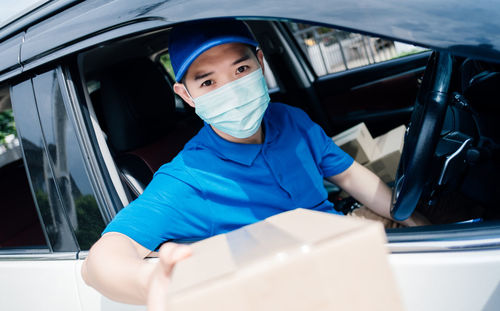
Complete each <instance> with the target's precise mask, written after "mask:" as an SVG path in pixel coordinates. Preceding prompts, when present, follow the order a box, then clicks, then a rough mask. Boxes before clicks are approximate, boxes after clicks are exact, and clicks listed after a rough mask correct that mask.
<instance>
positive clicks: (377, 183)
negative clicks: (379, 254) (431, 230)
mask: <svg viewBox="0 0 500 311" xmlns="http://www.w3.org/2000/svg"><path fill="white" fill-rule="evenodd" d="M327 179H328V180H329V181H331V182H333V183H335V184H336V185H338V186H339V187H340V188H342V189H343V190H344V191H346V192H347V193H349V194H350V195H351V196H353V197H354V198H355V199H356V200H358V201H359V202H360V203H361V204H363V205H365V206H366V207H368V208H369V209H371V210H372V211H373V212H375V213H377V214H378V215H380V216H383V217H385V218H388V219H392V217H391V213H390V208H391V199H392V192H391V189H389V187H387V185H386V184H385V183H384V182H383V181H382V180H381V179H380V178H378V176H377V175H375V174H374V173H373V172H372V171H370V170H369V169H367V168H366V167H364V166H362V165H360V164H359V163H357V162H356V161H355V162H353V164H352V165H351V166H350V167H349V168H348V169H347V170H345V171H344V172H342V173H340V174H337V175H334V176H331V177H328V178H327ZM401 223H402V224H404V225H407V226H418V225H426V224H429V223H428V222H427V221H426V220H425V219H424V218H423V217H421V216H419V215H418V214H414V215H413V216H412V217H410V218H408V219H407V220H405V221H403V222H401Z"/></svg>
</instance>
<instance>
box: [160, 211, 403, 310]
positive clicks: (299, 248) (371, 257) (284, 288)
mask: <svg viewBox="0 0 500 311" xmlns="http://www.w3.org/2000/svg"><path fill="white" fill-rule="evenodd" d="M385 242H386V240H385V233H384V230H383V228H382V225H381V224H379V223H377V222H373V221H366V220H358V219H353V218H350V217H345V216H337V215H332V214H327V213H322V212H317V211H310V210H304V209H296V210H293V211H289V212H285V213H282V214H279V215H276V216H273V217H270V218H267V219H266V220H264V221H261V222H258V223H255V224H252V225H249V226H246V227H243V228H241V229H238V230H235V231H233V232H230V233H228V234H223V235H217V236H214V237H212V238H209V239H206V240H203V241H200V242H197V243H194V244H192V247H193V256H192V257H190V258H188V259H186V260H184V261H181V262H180V263H179V264H177V265H176V267H175V268H174V271H173V275H172V283H171V287H170V289H169V293H168V297H169V300H168V301H169V308H168V310H171V311H187V310H197V311H198V310H217V311H224V310H227V311H235V310H252V311H254V310H259V311H266V310H273V311H274V310H287V311H294V310H302V311H303V310H307V311H314V310H318V311H320V310H321V311H324V310H360V311H361V310H363V311H366V310H384V311H387V310H402V305H401V301H400V298H399V295H398V291H397V288H396V285H395V281H394V279H393V276H392V273H391V269H390V267H389V263H388V257H387V250H386V248H385Z"/></svg>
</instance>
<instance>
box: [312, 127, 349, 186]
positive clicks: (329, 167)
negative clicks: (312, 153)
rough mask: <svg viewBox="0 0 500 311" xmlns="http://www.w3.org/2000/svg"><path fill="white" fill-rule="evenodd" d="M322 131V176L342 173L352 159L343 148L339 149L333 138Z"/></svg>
mask: <svg viewBox="0 0 500 311" xmlns="http://www.w3.org/2000/svg"><path fill="white" fill-rule="evenodd" d="M322 132H323V135H324V137H323V142H324V151H323V153H322V159H321V163H320V167H321V171H322V172H323V177H325V178H326V177H330V176H334V175H337V174H340V173H342V172H343V171H345V170H346V169H348V168H349V167H350V166H351V165H352V163H353V162H354V159H353V158H352V157H351V156H350V155H348V154H347V153H346V152H345V151H344V150H342V149H340V148H339V146H337V145H336V144H335V143H334V142H333V140H332V139H331V138H330V137H328V136H327V135H326V133H325V132H324V131H323V130H322Z"/></svg>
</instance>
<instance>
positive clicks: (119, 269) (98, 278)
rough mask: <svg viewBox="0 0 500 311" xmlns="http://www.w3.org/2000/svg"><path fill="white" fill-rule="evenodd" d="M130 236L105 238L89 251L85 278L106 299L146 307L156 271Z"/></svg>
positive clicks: (83, 274) (115, 235)
mask: <svg viewBox="0 0 500 311" xmlns="http://www.w3.org/2000/svg"><path fill="white" fill-rule="evenodd" d="M144 257H145V254H144V253H142V254H140V253H139V251H138V250H137V249H136V247H135V245H134V244H133V242H132V241H130V240H129V239H128V238H127V237H125V236H123V235H120V234H116V233H111V234H107V235H105V236H103V237H102V238H101V239H100V240H99V241H98V242H97V243H96V244H95V245H94V246H92V249H91V250H90V252H89V255H88V257H87V259H86V260H85V262H84V263H83V266H82V277H83V279H84V281H85V283H87V284H88V285H90V286H92V287H94V288H95V289H96V290H98V291H99V292H100V293H102V294H103V295H105V296H106V297H108V298H110V299H112V300H116V301H119V302H123V303H129V304H142V305H144V304H146V301H147V287H148V282H149V278H150V276H151V275H152V273H153V270H154V268H155V264H154V263H150V262H148V261H146V260H144V259H143V258H144Z"/></svg>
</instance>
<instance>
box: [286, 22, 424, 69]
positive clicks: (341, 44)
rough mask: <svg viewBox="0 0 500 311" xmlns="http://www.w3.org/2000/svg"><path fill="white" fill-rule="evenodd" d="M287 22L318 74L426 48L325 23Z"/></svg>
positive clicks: (421, 50)
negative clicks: (323, 24)
mask: <svg viewBox="0 0 500 311" xmlns="http://www.w3.org/2000/svg"><path fill="white" fill-rule="evenodd" d="M288 26H289V29H290V31H291V32H292V34H293V36H294V38H295V40H296V41H297V43H298V45H299V46H300V47H301V49H302V51H303V52H304V54H305V55H306V57H307V59H308V60H309V62H310V64H311V66H312V67H313V69H314V71H315V73H316V74H317V75H318V76H324V75H327V74H331V73H335V72H342V71H346V70H349V69H353V68H357V67H362V66H367V65H370V64H374V63H379V62H383V61H387V60H391V59H395V58H399V57H404V56H408V55H412V54H416V53H421V52H423V51H426V49H424V48H422V47H418V46H414V45H410V44H405V43H402V42H397V41H391V40H386V39H383V38H377V37H371V36H366V35H361V34H358V33H353V32H348V31H343V30H338V29H333V28H328V27H321V26H314V25H308V24H302V23H289V24H288Z"/></svg>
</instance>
